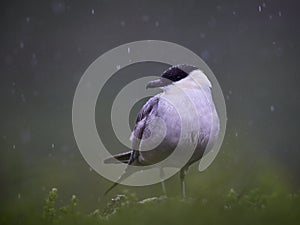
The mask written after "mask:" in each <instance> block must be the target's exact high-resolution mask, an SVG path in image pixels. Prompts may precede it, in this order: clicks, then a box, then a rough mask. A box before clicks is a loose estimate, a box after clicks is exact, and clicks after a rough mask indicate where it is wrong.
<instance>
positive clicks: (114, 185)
mask: <svg viewBox="0 0 300 225" xmlns="http://www.w3.org/2000/svg"><path fill="white" fill-rule="evenodd" d="M135 171H136V170H135V169H133V168H132V167H127V169H126V170H125V171H124V172H123V174H122V175H121V176H120V177H119V179H118V180H117V181H116V182H115V183H113V185H111V186H110V187H109V188H108V189H107V190H106V191H105V192H104V196H105V195H106V194H107V193H108V192H110V191H111V190H112V189H113V188H114V187H116V186H117V185H118V184H119V183H121V182H122V181H123V180H125V179H126V178H127V177H129V176H130V175H131V174H133V173H134V172H135Z"/></svg>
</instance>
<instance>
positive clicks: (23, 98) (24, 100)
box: [20, 94, 26, 103]
mask: <svg viewBox="0 0 300 225" xmlns="http://www.w3.org/2000/svg"><path fill="white" fill-rule="evenodd" d="M20 97H21V100H22V102H23V103H25V102H26V98H25V95H24V94H21V95H20Z"/></svg>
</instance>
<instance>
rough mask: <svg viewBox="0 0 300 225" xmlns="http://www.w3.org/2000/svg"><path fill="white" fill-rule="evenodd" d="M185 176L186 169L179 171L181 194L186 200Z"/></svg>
mask: <svg viewBox="0 0 300 225" xmlns="http://www.w3.org/2000/svg"><path fill="white" fill-rule="evenodd" d="M185 174H186V168H182V169H181V170H180V173H179V176H180V184H181V194H182V198H183V199H185V198H186V193H185V183H184V177H185Z"/></svg>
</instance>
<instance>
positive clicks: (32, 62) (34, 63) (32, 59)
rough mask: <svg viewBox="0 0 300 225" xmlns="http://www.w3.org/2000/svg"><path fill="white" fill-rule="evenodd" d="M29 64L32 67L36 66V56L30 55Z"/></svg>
mask: <svg viewBox="0 0 300 225" xmlns="http://www.w3.org/2000/svg"><path fill="white" fill-rule="evenodd" d="M30 63H31V65H32V66H36V65H37V63H38V60H37V58H36V54H35V53H33V54H32V57H31V61H30Z"/></svg>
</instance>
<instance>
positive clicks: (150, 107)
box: [129, 96, 159, 164]
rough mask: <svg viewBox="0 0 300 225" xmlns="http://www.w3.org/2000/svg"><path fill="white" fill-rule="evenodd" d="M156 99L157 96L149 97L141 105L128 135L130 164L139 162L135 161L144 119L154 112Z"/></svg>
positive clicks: (156, 104)
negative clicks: (130, 148) (130, 151)
mask: <svg viewBox="0 0 300 225" xmlns="http://www.w3.org/2000/svg"><path fill="white" fill-rule="evenodd" d="M158 101H159V98H158V97H157V96H154V97H152V98H150V99H149V100H148V101H147V102H146V104H145V105H144V106H143V107H142V109H141V111H140V112H139V114H138V116H137V119H136V123H135V127H134V129H133V131H132V133H131V136H130V140H131V142H132V154H131V158H130V160H129V164H132V163H133V162H136V163H137V164H138V163H139V162H137V159H138V156H139V146H140V142H141V139H142V137H143V134H144V131H145V127H146V121H147V119H148V118H149V116H150V115H151V114H152V113H153V112H155V109H156V108H157V106H158Z"/></svg>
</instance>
